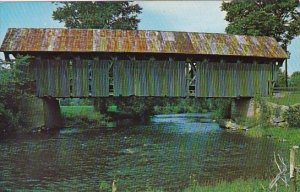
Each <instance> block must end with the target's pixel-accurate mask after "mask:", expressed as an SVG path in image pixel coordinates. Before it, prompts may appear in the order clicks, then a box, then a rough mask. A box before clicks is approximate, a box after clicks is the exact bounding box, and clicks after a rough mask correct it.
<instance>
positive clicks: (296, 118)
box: [283, 104, 300, 128]
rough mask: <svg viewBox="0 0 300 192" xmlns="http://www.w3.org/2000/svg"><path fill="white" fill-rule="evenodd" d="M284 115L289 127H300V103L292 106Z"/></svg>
mask: <svg viewBox="0 0 300 192" xmlns="http://www.w3.org/2000/svg"><path fill="white" fill-rule="evenodd" d="M283 116H284V119H285V120H286V121H287V123H288V125H289V127H297V128H300V104H296V105H292V106H290V107H289V109H288V110H287V111H286V112H285V113H284V115H283Z"/></svg>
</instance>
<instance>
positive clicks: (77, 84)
mask: <svg viewBox="0 0 300 192" xmlns="http://www.w3.org/2000/svg"><path fill="white" fill-rule="evenodd" d="M72 68H73V69H72V71H73V78H72V79H73V90H74V91H73V95H74V97H88V96H89V67H88V62H87V61H86V60H81V59H80V58H79V57H77V58H75V61H74V63H73V65H72Z"/></svg>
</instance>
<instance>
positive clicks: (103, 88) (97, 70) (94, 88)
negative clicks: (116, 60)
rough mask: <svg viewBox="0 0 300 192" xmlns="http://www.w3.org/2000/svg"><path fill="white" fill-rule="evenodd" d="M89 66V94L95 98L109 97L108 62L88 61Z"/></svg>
mask: <svg viewBox="0 0 300 192" xmlns="http://www.w3.org/2000/svg"><path fill="white" fill-rule="evenodd" d="M89 62H90V65H91V94H92V96H96V97H106V96H108V95H109V65H110V61H109V60H99V58H98V57H96V58H94V60H90V61H89Z"/></svg>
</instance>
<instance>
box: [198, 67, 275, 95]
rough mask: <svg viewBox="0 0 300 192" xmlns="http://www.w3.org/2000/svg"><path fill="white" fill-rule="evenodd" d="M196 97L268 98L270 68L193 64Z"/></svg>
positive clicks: (270, 78) (271, 75) (270, 77)
mask: <svg viewBox="0 0 300 192" xmlns="http://www.w3.org/2000/svg"><path fill="white" fill-rule="evenodd" d="M196 69H197V70H196V71H197V72H196V85H195V96H196V97H239V96H240V97H253V96H255V95H257V94H258V95H267V94H268V81H270V80H273V79H272V78H273V74H272V65H271V64H258V63H225V62H222V61H221V62H219V63H210V62H208V61H203V62H198V63H196Z"/></svg>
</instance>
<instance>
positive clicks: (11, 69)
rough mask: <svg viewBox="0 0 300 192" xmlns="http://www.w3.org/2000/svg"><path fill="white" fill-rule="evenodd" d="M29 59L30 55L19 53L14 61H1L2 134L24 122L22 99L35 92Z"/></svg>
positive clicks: (0, 110) (0, 112) (0, 107)
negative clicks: (21, 106) (21, 113)
mask: <svg viewBox="0 0 300 192" xmlns="http://www.w3.org/2000/svg"><path fill="white" fill-rule="evenodd" d="M29 59H30V57H29V56H20V55H18V56H17V57H16V59H15V60H14V61H10V62H4V61H1V62H0V120H1V121H0V122H1V123H0V134H1V132H12V131H14V128H16V127H17V126H18V125H20V124H21V123H22V121H21V120H22V119H21V118H20V110H19V103H20V99H21V98H22V97H23V96H24V94H31V93H32V92H33V87H32V86H31V84H30V82H31V81H30V76H29V75H30V74H29V73H28V72H29V70H30V68H29V65H28V64H29ZM1 63H2V64H1Z"/></svg>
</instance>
